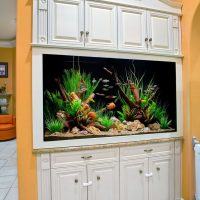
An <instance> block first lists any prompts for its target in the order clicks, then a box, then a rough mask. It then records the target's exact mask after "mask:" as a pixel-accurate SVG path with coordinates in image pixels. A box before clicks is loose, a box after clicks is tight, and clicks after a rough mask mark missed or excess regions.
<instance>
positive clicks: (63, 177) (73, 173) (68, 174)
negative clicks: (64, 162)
mask: <svg viewBox="0 0 200 200" xmlns="http://www.w3.org/2000/svg"><path fill="white" fill-rule="evenodd" d="M51 182H52V184H51V185H52V200H66V199H70V200H87V188H86V187H83V183H85V182H87V174H86V167H85V166H81V167H80V166H76V167H67V168H58V169H52V170H51Z"/></svg>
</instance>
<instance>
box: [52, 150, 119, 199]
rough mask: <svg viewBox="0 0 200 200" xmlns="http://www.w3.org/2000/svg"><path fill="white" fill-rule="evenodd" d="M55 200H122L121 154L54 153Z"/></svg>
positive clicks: (53, 193) (110, 152)
mask: <svg viewBox="0 0 200 200" xmlns="http://www.w3.org/2000/svg"><path fill="white" fill-rule="evenodd" d="M51 166H52V169H51V187H52V200H65V199H70V200H102V199H103V200H119V151H118V149H108V150H107V151H106V150H105V151H99V150H96V151H95V150H94V152H91V151H86V152H72V153H60V154H59V153H55V154H52V156H51Z"/></svg>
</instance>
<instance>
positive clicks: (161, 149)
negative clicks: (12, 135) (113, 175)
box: [120, 142, 174, 160]
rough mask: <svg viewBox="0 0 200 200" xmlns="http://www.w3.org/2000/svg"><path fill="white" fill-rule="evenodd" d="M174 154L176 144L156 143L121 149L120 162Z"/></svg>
mask: <svg viewBox="0 0 200 200" xmlns="http://www.w3.org/2000/svg"><path fill="white" fill-rule="evenodd" d="M173 153H174V142H166V143H155V144H148V145H138V146H132V147H122V148H120V160H128V159H131V158H132V159H137V158H143V157H152V156H161V155H169V154H173Z"/></svg>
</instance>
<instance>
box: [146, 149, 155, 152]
mask: <svg viewBox="0 0 200 200" xmlns="http://www.w3.org/2000/svg"><path fill="white" fill-rule="evenodd" d="M152 151H153V149H145V150H144V152H146V153H150V152H152Z"/></svg>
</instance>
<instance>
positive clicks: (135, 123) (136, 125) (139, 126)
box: [127, 120, 145, 131]
mask: <svg viewBox="0 0 200 200" xmlns="http://www.w3.org/2000/svg"><path fill="white" fill-rule="evenodd" d="M127 126H129V127H132V131H137V130H140V129H143V128H144V127H145V126H144V124H142V123H141V122H140V121H139V120H134V121H133V122H128V123H127Z"/></svg>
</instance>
